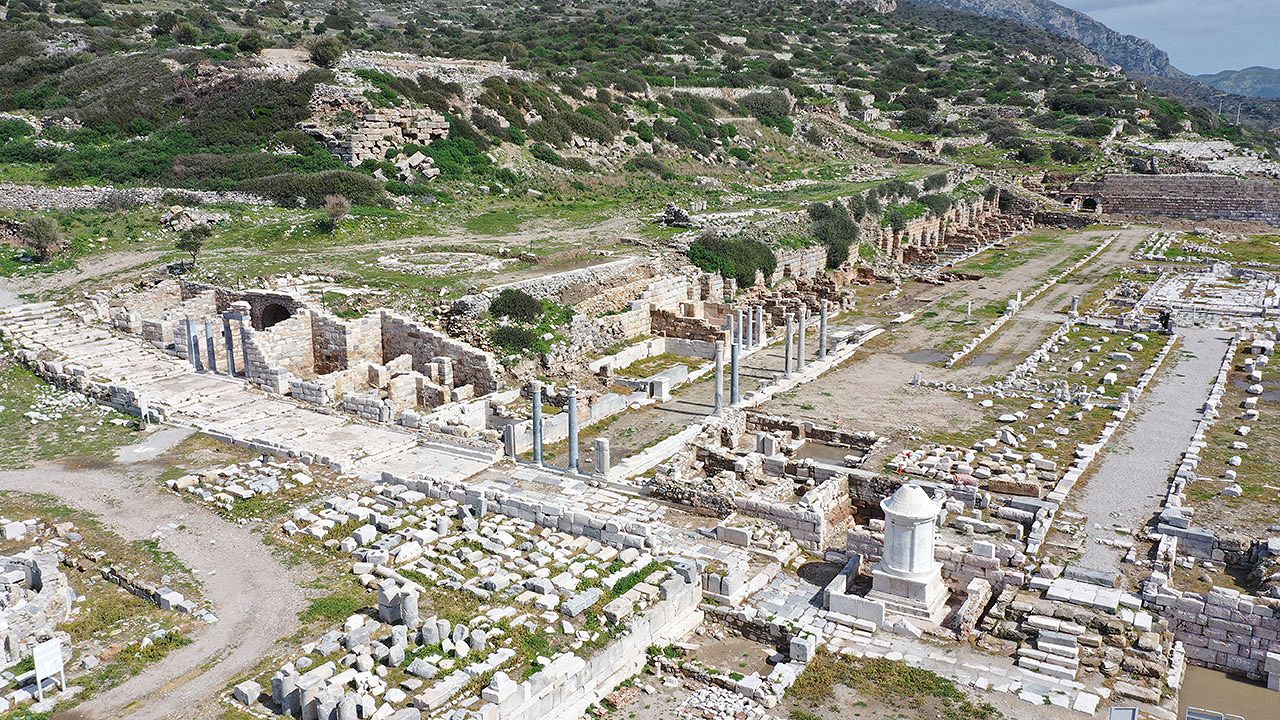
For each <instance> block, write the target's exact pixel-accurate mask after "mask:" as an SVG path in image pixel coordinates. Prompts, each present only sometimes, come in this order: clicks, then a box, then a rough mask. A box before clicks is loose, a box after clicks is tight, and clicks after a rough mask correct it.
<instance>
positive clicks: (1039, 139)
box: [0, 0, 1275, 313]
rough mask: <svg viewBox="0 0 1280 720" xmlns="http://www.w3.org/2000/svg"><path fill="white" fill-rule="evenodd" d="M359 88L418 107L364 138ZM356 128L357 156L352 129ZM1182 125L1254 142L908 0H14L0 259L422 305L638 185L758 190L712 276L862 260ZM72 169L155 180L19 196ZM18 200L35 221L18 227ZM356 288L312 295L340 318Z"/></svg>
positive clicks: (683, 201) (612, 214) (613, 210)
mask: <svg viewBox="0 0 1280 720" xmlns="http://www.w3.org/2000/svg"><path fill="white" fill-rule="evenodd" d="M380 113H381V114H380ZM387 113H392V114H393V115H394V116H395V117H412V118H418V119H422V118H426V120H424V121H423V122H426V123H427V125H426V126H424V127H427V126H429V127H430V128H433V129H432V130H431V131H430V132H429V133H426V132H425V131H424V133H425V134H420V135H415V136H414V139H412V140H403V139H402V140H400V141H397V142H390V141H387V142H384V141H383V140H381V139H379V138H377V137H375V136H377V135H378V134H379V133H381V132H385V131H383V130H380V129H379V128H382V127H384V126H385V123H384V120H385V118H386V117H389V116H388V115H387ZM397 113H398V114H397ZM418 121H419V120H414V121H413V122H418ZM405 122H408V121H405ZM406 127H407V126H406ZM371 128H372V129H371ZM362 133H363V134H364V135H362ZM357 136H360V137H373V140H371V141H370V142H373V145H370V146H369V147H372V148H374V151H368V149H367V148H365V150H364V151H362V152H364V154H363V155H352V152H353V151H352V150H351V147H352V145H351V143H352V142H354V141H353V140H352V138H354V137H357ZM1204 138H1217V139H1226V140H1230V141H1232V142H1235V143H1238V144H1240V145H1241V146H1244V147H1248V148H1251V150H1252V152H1255V153H1257V154H1258V155H1260V156H1268V155H1269V156H1271V157H1274V154H1275V149H1274V147H1273V143H1272V142H1270V140H1269V139H1268V138H1266V137H1265V136H1263V135H1260V134H1258V133H1256V132H1254V131H1251V130H1247V129H1244V128H1241V127H1239V126H1236V125H1234V124H1232V123H1230V122H1228V121H1226V120H1224V119H1223V118H1222V117H1220V116H1218V115H1217V114H1215V113H1214V112H1211V111H1209V110H1206V109H1203V108H1202V107H1198V106H1186V105H1183V104H1180V103H1178V102H1176V101H1174V100H1171V99H1169V98H1168V97H1166V96H1164V95H1161V94H1160V93H1158V92H1153V91H1151V90H1149V89H1148V88H1147V86H1146V85H1144V84H1143V83H1141V82H1139V81H1136V80H1134V79H1132V78H1130V77H1127V76H1126V75H1124V74H1122V73H1120V72H1118V71H1116V70H1114V69H1112V68H1109V67H1107V66H1106V61H1105V60H1104V59H1103V58H1102V57H1100V56H1099V55H1098V53H1096V52H1095V51H1094V50H1091V49H1090V48H1088V47H1085V46H1084V45H1082V44H1080V43H1077V42H1074V41H1071V40H1068V39H1064V38H1062V37H1059V36H1057V35H1054V34H1052V33H1050V32H1047V31H1044V30H1038V29H1033V28H1029V27H1027V26H1026V25H1023V24H1020V23H1018V22H1014V21H1012V20H991V19H987V18H980V17H977V16H974V15H970V14H964V13H956V12H952V11H949V10H945V9H938V8H926V7H921V6H918V5H911V4H908V3H903V4H902V5H901V6H900V7H898V9H897V10H896V11H895V12H892V13H889V14H880V13H877V12H875V11H874V10H873V9H871V8H869V7H867V6H865V5H859V4H854V5H850V4H848V3H842V2H826V1H817V2H806V3H801V4H795V3H783V2H766V3H759V2H748V1H746V0H731V1H729V2H714V3H713V2H708V1H706V0H678V1H676V2H669V3H661V4H659V3H655V2H646V3H643V4H639V5H637V4H633V3H623V2H616V1H612V0H606V1H605V2H594V1H593V2H571V3H567V4H559V3H549V2H527V1H524V0H518V1H517V2H514V3H507V4H500V5H492V6H485V7H484V8H483V9H482V10H480V11H479V12H477V11H476V9H475V8H474V6H472V5H467V4H460V3H455V2H449V1H443V0H439V1H433V2H429V3H426V4H425V5H423V6H421V7H414V8H408V9H407V8H404V7H401V6H394V5H392V4H390V3H381V2H365V3H359V4H356V3H333V4H323V5H300V6H291V5H286V4H284V3H270V2H266V3H262V2H259V3H253V4H249V5H244V4H239V3H220V4H212V5H204V4H200V5H197V4H191V3H182V2H180V3H177V4H176V5H174V6H171V7H169V8H168V9H164V10H154V9H148V8H147V6H143V5H138V4H103V3H98V2H96V1H95V0H82V1H81V2H74V3H73V2H57V3H48V2H43V1H42V0H13V1H12V2H11V3H10V5H9V6H8V11H7V14H6V16H5V19H4V20H3V22H2V23H0V182H7V183H11V184H12V185H11V187H12V188H18V190H15V191H14V192H11V193H10V194H11V195H12V196H13V197H14V198H15V199H14V200H13V201H12V204H11V205H10V208H11V209H10V210H7V211H3V217H0V220H3V221H5V222H6V223H9V226H10V227H14V228H17V230H16V231H15V232H14V235H15V236H16V237H18V238H19V240H21V242H19V243H18V246H14V245H10V246H7V247H5V248H3V250H4V253H6V254H7V257H0V260H2V262H0V271H3V272H5V273H7V274H12V273H16V272H24V273H31V272H41V271H45V270H56V269H61V268H66V267H71V266H74V265H75V264H76V263H77V261H78V260H79V259H81V258H85V257H89V256H90V255H92V254H93V253H97V252H101V251H102V250H103V249H120V248H123V247H128V248H129V249H130V250H131V251H134V252H140V253H141V252H147V253H152V254H153V255H158V256H160V257H162V258H165V259H169V260H172V261H173V262H174V263H177V266H178V267H181V268H183V269H184V272H194V273H196V274H197V275H200V276H202V277H204V278H205V279H208V280H210V281H214V282H223V283H232V284H240V283H245V282H255V283H257V282H262V281H263V279H264V278H268V277H272V276H279V275H282V274H283V275H288V274H298V275H305V276H322V277H328V278H336V279H339V280H342V279H345V280H349V281H353V282H354V281H358V282H359V283H361V284H363V285H364V286H367V287H371V288H375V289H379V290H385V291H387V292H389V293H391V294H392V295H393V296H401V297H402V299H403V301H404V304H405V306H406V307H407V308H408V309H412V310H414V311H418V312H424V313H425V312H431V311H433V310H441V311H443V310H442V308H446V307H447V303H448V302H449V301H450V300H451V299H452V298H456V297H459V296H461V295H464V294H466V293H468V292H472V291H475V290H476V289H478V288H480V287H483V286H484V285H485V284H486V283H490V282H497V281H499V280H511V279H518V278H520V277H523V275H522V274H521V273H523V272H526V270H527V269H528V268H529V267H530V265H531V264H535V263H539V264H541V265H540V267H541V268H542V269H546V268H547V267H553V266H555V263H563V264H565V265H569V266H571V265H572V264H573V263H576V262H581V260H580V259H575V258H580V256H581V254H582V253H583V252H584V251H585V250H584V248H585V247H588V246H590V245H591V244H592V243H594V242H596V241H594V240H589V239H588V238H593V237H596V236H597V234H599V233H602V232H603V233H604V234H605V235H607V236H608V238H609V240H608V242H607V243H604V244H599V243H596V250H595V251H596V252H598V253H606V254H607V253H614V252H625V249H624V248H625V247H628V246H634V245H635V244H636V243H639V244H652V243H659V244H664V245H665V244H669V243H674V246H675V247H677V248H688V247H689V243H690V242H692V238H691V237H688V236H687V235H688V234H687V233H685V234H683V235H682V233H681V232H680V229H679V228H670V227H661V226H657V227H655V226H653V225H651V224H650V223H649V222H648V221H649V219H650V218H652V217H653V216H654V215H656V214H660V213H662V212H664V207H665V206H666V205H667V204H668V203H671V204H674V205H676V206H680V207H692V206H696V207H698V208H699V209H701V210H704V211H706V212H708V213H712V214H716V213H719V214H722V215H723V217H726V218H747V217H751V216H752V215H753V214H757V213H760V212H763V211H768V212H781V213H783V214H782V215H779V216H777V218H775V219H773V220H769V221H768V222H766V223H764V224H763V226H762V225H761V224H760V223H747V224H746V225H744V224H743V223H742V222H739V221H734V222H730V223H729V224H730V225H733V227H731V228H728V230H726V231H725V232H724V233H722V234H728V235H733V234H734V233H741V232H746V235H747V236H746V237H744V238H739V239H738V240H734V241H732V242H731V241H729V240H727V239H723V238H722V239H720V240H716V239H714V238H706V239H704V240H705V242H703V244H702V245H699V246H698V248H694V249H691V250H692V252H691V255H693V256H698V257H700V258H702V260H703V263H704V264H706V265H708V266H709V267H717V268H718V269H720V270H721V271H723V272H725V273H726V274H734V273H735V272H737V271H738V269H736V266H735V268H730V267H729V265H732V264H733V263H732V262H731V260H732V259H731V258H730V260H726V259H725V252H726V250H725V248H737V250H733V251H732V252H737V251H738V250H741V251H743V252H745V253H746V256H747V257H750V258H755V257H756V255H758V253H757V252H756V250H757V249H756V246H755V245H754V244H752V243H764V244H765V245H768V246H772V247H777V248H784V247H792V246H802V245H805V244H812V243H822V244H824V245H827V246H828V248H829V250H830V251H831V254H830V256H829V259H830V260H831V261H832V262H834V263H835V264H836V265H839V264H841V263H842V262H844V261H845V259H846V258H847V259H848V260H849V261H851V262H870V261H874V260H875V254H876V250H875V248H874V247H869V246H866V245H861V246H860V244H859V243H860V237H859V234H858V233H857V231H856V226H857V225H858V224H862V225H863V227H874V226H883V227H888V228H894V229H897V228H899V227H901V226H903V225H904V224H905V223H906V222H908V221H909V220H911V219H912V218H916V217H924V216H930V215H938V216H941V215H942V214H944V213H945V212H946V211H947V209H949V208H951V207H953V206H954V205H955V204H956V203H958V202H962V201H964V200H965V199H967V198H976V197H978V196H979V195H983V194H987V193H990V192H992V188H994V187H1004V188H1007V189H1008V190H1009V192H1010V193H1012V194H1022V195H1024V196H1028V197H1033V198H1034V197H1039V198H1041V199H1045V198H1048V197H1051V196H1052V195H1053V193H1054V192H1055V191H1056V190H1057V189H1059V188H1061V187H1064V186H1065V185H1066V184H1067V183H1069V182H1071V181H1072V180H1074V179H1077V178H1082V177H1089V176H1093V175H1096V174H1098V173H1102V172H1114V171H1119V172H1129V171H1132V170H1134V169H1142V168H1146V167H1149V166H1151V165H1153V163H1152V162H1151V158H1152V156H1153V155H1155V154H1158V153H1159V152H1161V151H1159V150H1153V149H1151V148H1152V147H1153V144H1154V143H1158V142H1159V141H1165V140H1178V139H1183V140H1198V139H1204ZM344 142H345V143H346V145H344ZM362 147H363V146H362ZM929 178H943V180H941V181H937V182H935V181H930V182H932V183H933V184H932V186H930V187H926V185H925V182H926V180H927V179H929ZM886 184H889V185H887V187H881V186H885V185H886ZM77 186H83V187H109V188H116V189H118V190H121V191H127V190H129V189H131V188H159V189H160V190H157V191H148V192H151V193H152V194H150V195H144V196H138V195H136V194H134V195H130V194H129V193H128V192H117V193H116V194H114V195H111V196H109V197H108V198H106V200H105V201H104V202H103V203H99V204H100V205H102V206H103V207H101V208H100V209H98V210H87V209H77V208H75V207H71V206H66V205H64V206H62V207H58V203H59V202H65V201H63V200H61V197H62V196H58V195H56V194H55V195H54V196H53V198H54V199H53V200H52V201H46V200H44V199H42V198H43V197H44V196H40V197H34V196H31V195H30V192H31V189H32V188H36V189H38V188H41V187H54V188H58V187H77ZM23 188H25V189H23ZM157 193H160V194H157ZM196 193H204V195H197V194H196ZM210 193H224V194H223V195H211V194H210ZM227 193H230V194H227ZM139 197H143V198H145V199H144V200H142V201H140V200H139ZM991 197H993V198H994V197H996V196H995V195H992V196H991ZM1007 197H1011V195H1008V194H1006V198H1007ZM255 199H256V200H255ZM49 202H52V203H53V204H52V205H48V203H49ZM200 202H205V203H214V207H213V208H212V212H214V213H215V214H218V213H221V214H222V215H223V216H225V217H229V218H232V217H233V218H238V219H239V220H238V221H237V222H234V223H231V224H229V225H228V224H225V223H224V224H217V223H215V224H213V225H209V226H208V228H209V229H207V230H203V231H200V233H203V234H201V235H200V236H199V237H197V236H195V235H192V233H190V232H187V231H181V236H180V237H179V236H178V235H179V231H178V230H174V229H173V228H172V227H170V225H172V217H171V216H172V215H173V212H172V211H169V212H161V211H160V210H157V206H162V207H164V208H172V207H176V206H179V205H192V204H198V203H200ZM42 203H44V204H46V206H47V208H48V209H51V210H57V211H58V212H59V213H60V214H57V215H50V216H49V217H48V218H47V219H48V220H49V221H51V222H53V223H54V224H55V225H59V227H54V228H51V229H46V230H47V231H42V232H40V233H37V232H35V230H36V229H37V228H36V225H34V224H32V223H31V220H32V217H31V213H30V209H31V208H33V207H40V206H41V205H42ZM253 203H257V204H258V206H256V207H253V206H251V205H252V204H253ZM261 203H266V205H265V206H263V205H261ZM787 213H799V214H798V215H788V214H787ZM45 215H49V214H48V213H45ZM868 215H870V216H871V219H869V220H868V219H867V218H868ZM877 219H878V220H879V225H876V220H877ZM42 222H43V221H42ZM164 223H169V225H165V224H164ZM601 227H605V228H608V230H607V231H602V230H601V229H600V228H601ZM851 227H852V228H853V229H850V228H851ZM535 230H536V231H537V232H533V231H535ZM676 236H681V237H679V238H677V237H676ZM423 238H433V242H434V243H435V245H436V246H437V247H439V248H443V249H446V250H451V251H452V250H457V251H459V252H465V253H479V254H480V255H481V256H484V257H490V258H492V262H491V263H490V264H492V265H493V267H498V266H501V267H503V268H505V269H504V270H503V271H502V272H501V273H498V274H497V275H493V274H492V273H490V274H477V273H474V272H472V273H461V274H459V273H455V272H448V273H446V272H438V271H436V270H430V269H423V268H422V267H420V266H419V265H418V264H416V263H415V261H414V260H413V259H412V258H411V257H408V256H405V255H404V254H403V253H404V252H406V251H405V248H410V247H413V246H414V245H415V243H421V242H422V239H423ZM23 243H25V244H26V247H25V248H24V247H21V245H22V244H23ZM744 248H747V249H749V251H747V250H743V249H744ZM408 252H412V251H411V250H410V251H408ZM730 254H732V253H730ZM465 257H466V256H459V257H458V258H457V260H458V262H459V263H460V264H461V266H464V267H465V266H468V265H470V264H473V263H469V262H467V261H465V260H463V258H465ZM512 263H515V264H514V265H512ZM480 265H481V266H483V267H488V266H489V264H486V263H480ZM748 265H749V266H753V267H756V268H760V267H767V266H768V259H767V258H763V259H758V260H757V259H752V260H749V261H748V262H747V263H746V265H744V266H743V267H746V266H748ZM6 268H7V269H6ZM743 272H747V271H745V270H744V271H743ZM424 291H425V292H426V293H429V294H428V295H424ZM370 297H371V296H369V295H367V294H364V295H356V296H352V295H343V296H338V295H335V296H333V297H332V298H331V300H332V306H333V308H334V309H335V310H337V311H340V312H343V313H355V312H358V311H359V310H360V309H361V308H362V307H364V306H366V305H367V304H368V303H369V302H371V300H370ZM384 300H385V301H386V302H391V303H392V304H395V302H394V300H395V298H391V299H385V298H384Z"/></svg>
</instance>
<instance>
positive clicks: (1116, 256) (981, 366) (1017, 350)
mask: <svg viewBox="0 0 1280 720" xmlns="http://www.w3.org/2000/svg"><path fill="white" fill-rule="evenodd" d="M1111 232H1114V231H1101V232H1092V233H1087V234H1085V236H1088V237H1092V238H1093V241H1094V242H1101V241H1102V240H1104V239H1105V238H1106V237H1107V236H1108V235H1110V234H1111ZM1150 233H1151V230H1150V228H1133V229H1131V230H1124V231H1121V232H1120V236H1119V237H1117V238H1116V239H1115V241H1114V242H1112V243H1111V245H1110V246H1109V247H1108V248H1107V249H1106V250H1104V251H1103V252H1102V253H1101V254H1099V255H1098V257H1096V258H1094V259H1093V261H1092V262H1090V263H1089V264H1087V265H1085V266H1084V267H1082V268H1080V269H1079V270H1076V271H1075V272H1073V273H1072V274H1071V275H1069V276H1067V277H1066V278H1065V279H1064V280H1063V281H1062V282H1060V283H1058V284H1057V285H1054V286H1053V287H1052V288H1050V289H1048V290H1046V291H1045V292H1044V293H1043V294H1042V295H1040V297H1038V298H1036V299H1035V300H1034V301H1032V302H1030V303H1028V304H1027V306H1026V307H1025V308H1023V309H1022V311H1020V312H1019V313H1018V314H1017V315H1016V316H1014V319H1013V321H1011V322H1010V323H1009V324H1008V325H1006V326H1005V327H1004V328H1003V329H1001V330H1000V332H998V333H996V334H995V336H994V337H993V338H992V339H991V340H989V341H987V342H986V343H984V344H983V345H982V346H981V347H979V348H978V349H977V350H976V351H975V353H974V354H973V355H971V356H970V358H969V362H968V363H966V364H965V365H963V366H962V367H961V368H957V371H956V375H955V381H956V382H959V383H968V382H979V381H981V380H983V379H985V378H989V377H991V376H1000V375H1003V374H1004V373H1006V372H1008V371H1009V370H1011V369H1012V368H1013V366H1015V365H1017V364H1018V363H1020V362H1022V360H1023V359H1024V358H1025V357H1026V356H1027V355H1029V354H1030V353H1031V352H1033V351H1034V350H1035V349H1036V348H1038V347H1039V346H1040V343H1042V342H1044V339H1045V337H1047V336H1048V335H1049V333H1051V332H1053V329H1054V328H1056V327H1057V326H1058V325H1060V324H1061V323H1062V322H1063V320H1065V319H1066V316H1065V315H1062V314H1060V313H1061V312H1062V311H1063V310H1065V309H1067V308H1069V307H1070V305H1071V296H1072V295H1084V294H1085V293H1086V292H1088V291H1089V289H1090V288H1091V287H1093V286H1094V285H1096V284H1097V283H1098V282H1100V281H1101V280H1102V279H1103V277H1104V276H1105V275H1106V274H1107V273H1108V272H1110V271H1112V270H1114V269H1115V268H1116V267H1118V266H1120V265H1122V264H1124V263H1125V261H1127V260H1128V258H1129V256H1130V254H1131V253H1132V252H1133V251H1134V249H1136V248H1137V247H1138V245H1140V244H1141V243H1142V241H1143V240H1145V239H1146V237H1147V236H1148V235H1149V234H1150ZM1065 247H1066V245H1065V244H1064V248H1065ZM1050 257H1051V258H1052V259H1055V260H1057V259H1060V258H1061V253H1056V254H1053V255H1051V256H1050Z"/></svg>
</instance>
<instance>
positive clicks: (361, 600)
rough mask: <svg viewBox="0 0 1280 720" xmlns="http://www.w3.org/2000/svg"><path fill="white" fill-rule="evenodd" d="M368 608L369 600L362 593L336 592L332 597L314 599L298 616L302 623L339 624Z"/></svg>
mask: <svg viewBox="0 0 1280 720" xmlns="http://www.w3.org/2000/svg"><path fill="white" fill-rule="evenodd" d="M368 606H369V598H368V596H367V595H365V594H364V593H360V594H358V595H357V594H356V593H355V592H354V591H351V592H345V591H343V592H336V593H334V594H333V595H328V596H326V597H321V598H316V599H314V600H312V601H311V603H310V604H309V605H307V607H306V609H305V610H303V611H302V613H301V614H300V615H299V616H298V618H299V619H300V620H302V622H305V623H310V622H316V621H318V620H326V621H330V622H340V621H342V620H346V619H347V618H348V617H350V616H352V615H354V614H356V613H358V612H360V611H361V610H363V609H365V608H366V607H368Z"/></svg>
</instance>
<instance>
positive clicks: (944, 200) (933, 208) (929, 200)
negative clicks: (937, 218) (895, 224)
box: [920, 193, 956, 215]
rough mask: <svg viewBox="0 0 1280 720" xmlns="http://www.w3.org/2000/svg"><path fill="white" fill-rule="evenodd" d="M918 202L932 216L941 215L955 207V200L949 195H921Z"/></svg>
mask: <svg viewBox="0 0 1280 720" xmlns="http://www.w3.org/2000/svg"><path fill="white" fill-rule="evenodd" d="M920 202H921V203H923V204H924V206H925V207H927V208H929V212H930V213H932V214H934V215H942V214H944V213H946V212H947V211H948V210H950V209H951V208H952V207H954V206H955V204H956V200H955V198H953V197H951V196H950V195H946V194H942V193H935V194H932V195H921V196H920Z"/></svg>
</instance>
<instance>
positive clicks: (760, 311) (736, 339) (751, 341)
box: [714, 305, 767, 415]
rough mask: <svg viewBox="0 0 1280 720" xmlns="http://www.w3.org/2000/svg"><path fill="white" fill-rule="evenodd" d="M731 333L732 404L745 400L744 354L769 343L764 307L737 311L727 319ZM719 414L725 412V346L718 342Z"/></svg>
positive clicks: (717, 399) (730, 377)
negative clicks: (765, 326) (743, 378)
mask: <svg viewBox="0 0 1280 720" xmlns="http://www.w3.org/2000/svg"><path fill="white" fill-rule="evenodd" d="M725 322H726V324H727V328H726V329H727V330H728V331H729V404H730V405H737V404H738V403H739V402H740V401H741V400H742V383H741V380H740V376H741V374H742V370H741V367H742V359H743V355H744V354H745V353H746V352H747V351H749V350H754V349H756V348H760V347H763V346H764V345H765V344H766V343H767V338H766V337H765V331H764V306H763V305H748V306H747V307H746V308H745V309H744V308H735V309H734V310H732V311H731V312H730V313H729V315H728V316H727V317H726V318H725ZM714 352H715V363H716V365H715V383H716V385H715V414H717V415H719V414H721V413H722V412H724V355H725V343H724V341H723V340H717V341H716V346H715V350H714Z"/></svg>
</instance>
